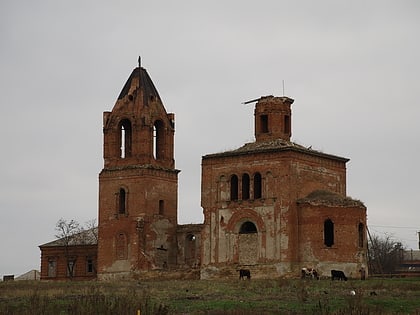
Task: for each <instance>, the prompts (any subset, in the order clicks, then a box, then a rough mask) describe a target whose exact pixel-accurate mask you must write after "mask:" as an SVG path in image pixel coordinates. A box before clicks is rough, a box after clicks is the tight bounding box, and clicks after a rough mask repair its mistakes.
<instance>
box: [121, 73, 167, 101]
mask: <svg viewBox="0 0 420 315" xmlns="http://www.w3.org/2000/svg"><path fill="white" fill-rule="evenodd" d="M133 84H136V85H137V86H135V87H134V88H135V89H136V90H138V89H140V90H142V91H143V101H144V104H145V105H147V104H148V101H149V100H151V99H153V98H156V99H158V100H159V101H161V99H160V96H159V92H158V90H157V89H156V87H155V85H154V84H153V81H152V79H151V78H150V76H149V74H148V73H147V71H146V69H144V68H143V67H137V68H135V69H134V70H133V72H131V75H130V77H129V78H128V80H127V82H126V83H125V85H124V87H123V88H122V90H121V93H120V95H119V96H118V100H121V99H123V98H124V97H125V96H127V95H128V94H129V92H130V91H131V90H133V88H132V85H133Z"/></svg>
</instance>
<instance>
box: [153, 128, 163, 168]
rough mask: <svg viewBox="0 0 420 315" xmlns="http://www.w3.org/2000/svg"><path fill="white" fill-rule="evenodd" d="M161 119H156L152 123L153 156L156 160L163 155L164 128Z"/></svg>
mask: <svg viewBox="0 0 420 315" xmlns="http://www.w3.org/2000/svg"><path fill="white" fill-rule="evenodd" d="M163 127H164V126H163V122H162V121H161V120H156V122H155V123H154V125H153V157H154V158H155V159H156V160H159V159H162V158H163V157H164V152H165V148H164V143H165V142H164V132H163V131H164V128H163Z"/></svg>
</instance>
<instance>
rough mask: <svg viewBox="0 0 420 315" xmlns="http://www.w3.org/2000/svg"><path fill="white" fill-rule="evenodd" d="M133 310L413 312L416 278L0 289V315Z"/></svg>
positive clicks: (418, 305)
mask: <svg viewBox="0 0 420 315" xmlns="http://www.w3.org/2000/svg"><path fill="white" fill-rule="evenodd" d="M352 290H354V291H355V295H351V294H350V292H351V291H352ZM138 310H140V311H141V314H142V315H145V314H162V315H163V314H212V315H216V314H230V315H235V314H236V315H239V314H420V279H372V280H367V281H347V282H338V281H334V282H332V281H330V280H322V281H306V280H305V281H302V280H298V279H293V280H291V279H275V280H274V279H273V280H256V279H255V280H254V279H253V280H251V281H239V280H237V281H205V280H173V281H132V282H96V281H95V282H3V283H0V314H23V315H25V314H101V315H102V314H133V315H134V314H137V311H138Z"/></svg>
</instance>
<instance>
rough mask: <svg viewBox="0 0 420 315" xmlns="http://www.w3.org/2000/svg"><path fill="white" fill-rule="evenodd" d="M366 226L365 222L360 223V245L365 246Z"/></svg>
mask: <svg viewBox="0 0 420 315" xmlns="http://www.w3.org/2000/svg"><path fill="white" fill-rule="evenodd" d="M364 232H365V227H364V225H363V223H359V247H363V243H364Z"/></svg>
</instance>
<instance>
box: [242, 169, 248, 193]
mask: <svg viewBox="0 0 420 315" xmlns="http://www.w3.org/2000/svg"><path fill="white" fill-rule="evenodd" d="M248 199H249V175H248V174H246V173H245V174H243V175H242V200H248Z"/></svg>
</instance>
